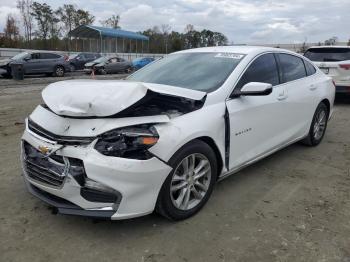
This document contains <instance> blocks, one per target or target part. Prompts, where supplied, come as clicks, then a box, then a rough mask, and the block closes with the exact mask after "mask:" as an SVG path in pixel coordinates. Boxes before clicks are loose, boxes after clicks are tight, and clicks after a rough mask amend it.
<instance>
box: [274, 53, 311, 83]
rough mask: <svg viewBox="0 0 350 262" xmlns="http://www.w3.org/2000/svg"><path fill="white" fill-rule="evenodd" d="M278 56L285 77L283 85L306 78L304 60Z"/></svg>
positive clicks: (284, 55)
mask: <svg viewBox="0 0 350 262" xmlns="http://www.w3.org/2000/svg"><path fill="white" fill-rule="evenodd" d="M278 56H279V60H280V65H281V70H282V75H283V83H286V82H290V81H293V80H297V79H300V78H303V77H306V70H305V66H304V63H303V59H301V58H299V57H296V56H294V55H288V54H278Z"/></svg>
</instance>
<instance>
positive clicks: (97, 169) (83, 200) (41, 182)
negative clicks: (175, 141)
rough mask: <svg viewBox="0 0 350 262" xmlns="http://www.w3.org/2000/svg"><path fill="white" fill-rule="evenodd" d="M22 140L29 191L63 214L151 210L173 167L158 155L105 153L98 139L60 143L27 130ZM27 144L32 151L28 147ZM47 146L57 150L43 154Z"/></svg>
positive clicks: (121, 215) (125, 214) (122, 214)
mask: <svg viewBox="0 0 350 262" xmlns="http://www.w3.org/2000/svg"><path fill="white" fill-rule="evenodd" d="M22 141H23V142H22V167H23V172H24V178H25V181H26V184H27V188H28V190H29V192H30V193H32V194H33V195H34V196H36V197H38V198H39V199H41V200H43V201H44V202H46V203H48V204H49V205H51V206H53V207H55V208H57V211H58V212H59V213H62V214H70V215H82V216H88V217H96V218H110V219H112V220H118V219H127V218H132V217H138V216H142V215H146V214H150V213H152V212H153V210H154V207H155V204H156V201H157V197H158V193H159V191H160V188H161V186H162V184H163V182H164V180H165V179H166V177H167V175H168V174H169V173H170V171H171V167H169V166H168V165H166V164H165V163H163V162H162V161H161V160H159V159H158V158H156V157H153V158H151V159H148V160H134V159H124V158H118V157H107V156H104V155H102V154H100V153H99V152H97V151H96V150H95V149H94V147H93V146H94V143H91V144H90V145H80V146H73V145H67V146H65V147H63V148H61V146H60V145H58V144H52V143H49V142H48V141H47V140H45V139H41V138H40V137H38V136H35V135H33V134H31V132H29V131H28V130H26V131H25V132H24V134H23V137H22ZM26 144H27V146H28V147H29V148H31V150H30V151H28V150H27V151H26V150H25V148H24V145H26ZM42 147H45V148H49V149H50V150H51V151H54V152H55V153H54V154H53V155H50V156H49V157H48V158H46V159H43V158H42V156H41V157H40V156H39V154H40V150H39V149H40V148H42ZM60 148H61V149H60ZM56 150H57V151H56ZM36 157H40V159H39V160H37V159H36ZM62 159H63V161H61V160H62ZM27 162H30V163H29V164H30V165H29V168H30V169H28V163H27ZM65 162H68V163H70V165H69V168H66V169H65V168H64V166H63V167H62V164H63V165H64V163H65ZM33 165H34V166H33ZM35 165H38V166H35ZM52 170H53V171H54V172H51V171H52ZM82 170H83V171H82ZM73 171H74V172H73ZM82 172H83V178H82V174H81V173H82ZM52 173H53V174H52ZM62 174H64V175H63V177H60V175H62ZM57 181H58V182H57ZM101 188H102V189H101Z"/></svg>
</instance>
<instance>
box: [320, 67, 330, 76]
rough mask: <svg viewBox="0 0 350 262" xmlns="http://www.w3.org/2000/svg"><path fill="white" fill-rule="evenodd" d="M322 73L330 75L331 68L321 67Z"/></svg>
mask: <svg viewBox="0 0 350 262" xmlns="http://www.w3.org/2000/svg"><path fill="white" fill-rule="evenodd" d="M320 69H321V71H322V72H323V73H325V74H326V75H328V74H329V68H328V67H320Z"/></svg>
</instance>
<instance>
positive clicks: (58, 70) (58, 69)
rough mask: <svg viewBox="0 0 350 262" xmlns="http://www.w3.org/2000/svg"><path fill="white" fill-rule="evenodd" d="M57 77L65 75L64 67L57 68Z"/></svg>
mask: <svg viewBox="0 0 350 262" xmlns="http://www.w3.org/2000/svg"><path fill="white" fill-rule="evenodd" d="M56 75H57V76H63V75H64V69H63V68H62V67H57V68H56Z"/></svg>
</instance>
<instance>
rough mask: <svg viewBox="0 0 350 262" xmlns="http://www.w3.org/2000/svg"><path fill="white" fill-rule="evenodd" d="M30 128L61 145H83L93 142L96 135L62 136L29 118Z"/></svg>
mask: <svg viewBox="0 0 350 262" xmlns="http://www.w3.org/2000/svg"><path fill="white" fill-rule="evenodd" d="M28 129H29V130H30V131H32V132H33V133H35V134H37V135H38V136H41V137H43V138H46V139H48V140H51V141H56V142H57V143H58V144H61V145H82V144H89V143H91V142H92V141H93V140H94V139H95V137H77V136H60V135H56V134H53V133H51V132H50V131H47V130H45V129H44V128H42V127H41V126H39V125H38V124H36V123H34V122H33V121H32V120H31V119H28Z"/></svg>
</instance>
